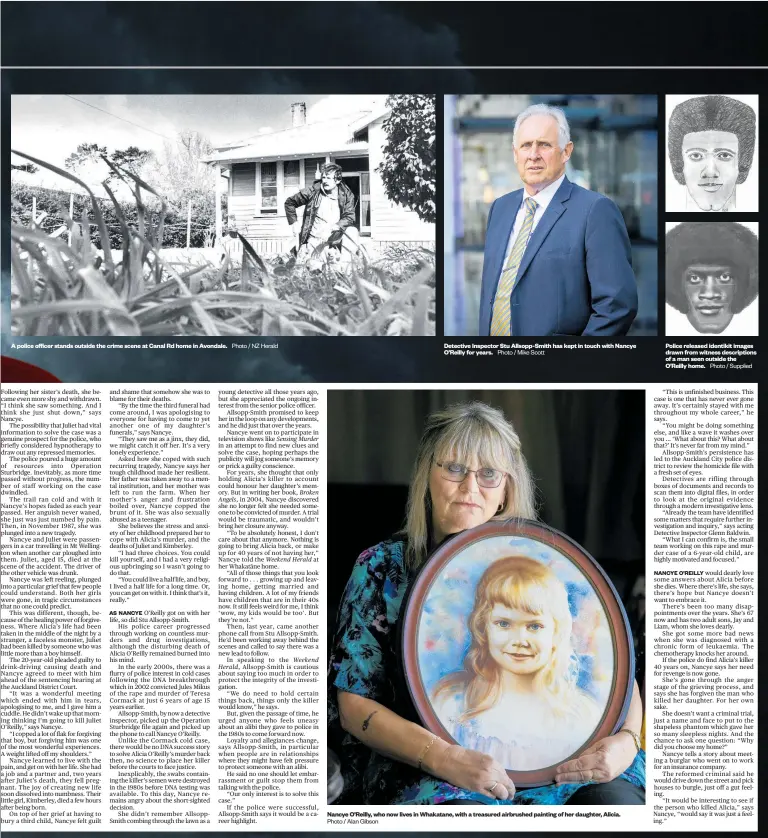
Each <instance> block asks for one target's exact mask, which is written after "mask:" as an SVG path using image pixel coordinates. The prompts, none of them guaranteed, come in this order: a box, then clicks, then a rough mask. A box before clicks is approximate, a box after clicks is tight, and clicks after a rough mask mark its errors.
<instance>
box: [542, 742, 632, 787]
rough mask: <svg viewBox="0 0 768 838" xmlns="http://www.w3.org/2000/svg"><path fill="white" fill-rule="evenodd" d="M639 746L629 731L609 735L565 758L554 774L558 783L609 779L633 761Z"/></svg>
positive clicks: (617, 774) (604, 780) (602, 781)
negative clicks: (579, 754)
mask: <svg viewBox="0 0 768 838" xmlns="http://www.w3.org/2000/svg"><path fill="white" fill-rule="evenodd" d="M636 755H637V748H636V746H635V743H634V740H633V739H632V737H631V736H630V735H629V734H628V733H622V732H621V731H619V733H615V734H614V735H613V736H606V737H605V739H600V740H598V741H597V742H595V744H594V745H592V746H590V747H589V748H587V750H586V751H584V753H583V754H582V755H581V756H580V757H578V758H577V759H571V760H569V761H568V762H564V763H563V764H562V765H560V766H559V767H558V769H557V773H556V774H555V782H556V783H586V782H589V781H592V782H594V783H609V782H610V781H611V780H615V779H616V777H618V776H619V774H621V773H623V772H624V771H626V770H627V768H629V766H630V765H632V762H633V760H634V759H635V756H636Z"/></svg>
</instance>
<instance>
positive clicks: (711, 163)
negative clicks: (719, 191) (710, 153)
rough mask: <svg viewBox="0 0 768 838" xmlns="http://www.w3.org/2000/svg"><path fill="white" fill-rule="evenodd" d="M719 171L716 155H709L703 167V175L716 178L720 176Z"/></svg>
mask: <svg viewBox="0 0 768 838" xmlns="http://www.w3.org/2000/svg"><path fill="white" fill-rule="evenodd" d="M719 174H720V173H719V172H718V170H717V164H716V163H715V158H714V157H708V158H707V162H706V163H705V164H704V168H703V169H702V172H701V176H702V177H708V178H715V177H718V176H719Z"/></svg>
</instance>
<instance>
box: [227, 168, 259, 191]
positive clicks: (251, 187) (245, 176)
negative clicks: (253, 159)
mask: <svg viewBox="0 0 768 838" xmlns="http://www.w3.org/2000/svg"><path fill="white" fill-rule="evenodd" d="M255 194H256V164H255V163H233V164H232V196H233V197H235V198H239V197H246V196H248V195H255Z"/></svg>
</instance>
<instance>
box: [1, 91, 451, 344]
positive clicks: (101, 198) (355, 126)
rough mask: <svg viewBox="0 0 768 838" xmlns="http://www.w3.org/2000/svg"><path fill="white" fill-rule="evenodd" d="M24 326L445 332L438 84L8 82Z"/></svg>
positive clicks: (15, 294) (102, 331)
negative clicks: (270, 87)
mask: <svg viewBox="0 0 768 838" xmlns="http://www.w3.org/2000/svg"><path fill="white" fill-rule="evenodd" d="M11 148H12V152H11V295H10V297H11V299H10V304H11V330H12V332H13V334H15V335H45V336H56V337H58V336H86V335H87V336H96V335H113V336H129V337H136V336H143V335H163V336H167V337H191V336H198V335H209V336H223V337H241V336H270V337H278V336H282V337H316V336H372V335H382V336H400V335H419V336H422V335H434V333H435V165H436V157H435V97H434V96H428V95H421V94H393V95H391V96H387V95H370V96H368V95H307V94H305V93H296V94H293V95H275V96H256V95H243V96H239V95H226V94H224V95H220V96H203V95H190V96H186V95H184V96H182V95H176V94H174V95H157V96H134V95H131V96H111V95H93V96H90V95H82V96H69V95H66V96H47V95H46V96H13V97H12V101H11Z"/></svg>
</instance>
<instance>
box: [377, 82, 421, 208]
mask: <svg viewBox="0 0 768 838" xmlns="http://www.w3.org/2000/svg"><path fill="white" fill-rule="evenodd" d="M387 107H389V108H391V110H392V112H391V114H390V115H389V116H388V117H387V119H385V120H384V131H385V133H386V135H387V142H386V143H385V144H384V148H383V153H384V158H383V160H382V162H381V164H380V165H379V166H378V167H377V168H376V171H377V172H378V173H379V174H380V175H381V179H382V181H383V182H384V191H385V192H386V194H387V197H388V198H389V200H390V201H394V202H395V203H396V204H399V205H400V206H403V207H406V208H407V209H410V210H413V211H414V212H415V213H416V214H417V215H418V216H419V218H420V219H421V220H422V221H426V222H428V223H432V224H433V223H434V222H435V97H434V96H422V95H418V94H416V95H414V94H397V95H395V96H390V97H388V99H387Z"/></svg>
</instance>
